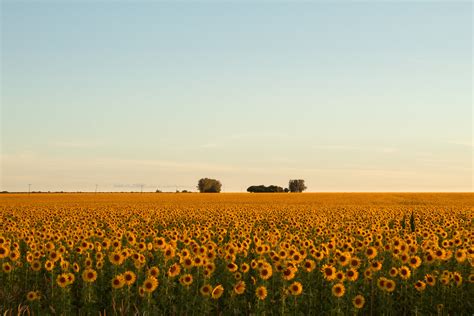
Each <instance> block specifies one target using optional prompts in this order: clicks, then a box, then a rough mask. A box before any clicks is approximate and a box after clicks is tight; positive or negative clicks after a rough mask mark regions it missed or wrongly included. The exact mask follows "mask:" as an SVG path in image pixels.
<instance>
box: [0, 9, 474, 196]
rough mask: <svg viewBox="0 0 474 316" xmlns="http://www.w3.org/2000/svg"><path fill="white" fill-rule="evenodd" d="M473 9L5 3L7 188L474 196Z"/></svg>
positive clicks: (2, 180)
mask: <svg viewBox="0 0 474 316" xmlns="http://www.w3.org/2000/svg"><path fill="white" fill-rule="evenodd" d="M472 16H473V4H472V3H471V2H470V1H467V2H449V1H445V2H443V1H442V2H430V1H423V2H411V1H403V2H400V1H391V2H382V3H380V2H378V3H376V2H375V1H368V2H354V1H335V2H330V1H323V2H299V1H278V2H277V1H242V2H237V1H224V2H217V1H200V2H199V1H180V2H166V1H164V2H153V1H145V2H132V1H70V2H67V3H66V2H60V1H51V2H48V1H8V0H3V1H1V19H0V20H1V69H0V74H1V91H0V92H1V93H0V94H1V107H0V115H1V129H0V131H1V143H0V155H1V156H0V158H1V167H0V190H8V191H27V190H28V184H31V190H42V191H48V190H50V191H60V190H64V191H94V190H95V189H96V187H97V189H98V191H137V190H141V188H142V185H143V191H154V190H156V189H160V190H163V191H174V190H175V189H176V188H177V189H180V190H182V189H187V190H195V189H196V185H197V182H198V180H199V179H200V178H202V177H210V178H216V179H219V180H220V181H221V182H222V183H223V191H225V192H231V191H236V192H240V191H245V190H246V188H247V187H248V186H250V185H258V184H265V185H270V184H275V185H280V186H282V187H286V186H287V185H288V180H289V179H304V180H305V181H306V184H307V186H308V191H351V192H355V191H468V192H472V189H473V169H472V166H473V139H472V138H473V137H472V136H473V111H472V100H473V85H472V84H473V82H472V63H473V51H472V45H473V18H472Z"/></svg>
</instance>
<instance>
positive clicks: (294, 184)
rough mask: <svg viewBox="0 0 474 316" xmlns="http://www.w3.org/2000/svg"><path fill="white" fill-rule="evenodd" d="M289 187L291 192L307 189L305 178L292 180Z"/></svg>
mask: <svg viewBox="0 0 474 316" xmlns="http://www.w3.org/2000/svg"><path fill="white" fill-rule="evenodd" d="M288 188H289V190H290V192H303V191H304V190H306V189H307V188H306V185H305V184H304V180H302V179H298V180H290V182H289V183H288Z"/></svg>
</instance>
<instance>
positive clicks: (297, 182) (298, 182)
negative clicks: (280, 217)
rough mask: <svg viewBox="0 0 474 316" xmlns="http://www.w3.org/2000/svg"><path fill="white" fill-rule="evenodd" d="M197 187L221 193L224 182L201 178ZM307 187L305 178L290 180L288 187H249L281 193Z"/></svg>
mask: <svg viewBox="0 0 474 316" xmlns="http://www.w3.org/2000/svg"><path fill="white" fill-rule="evenodd" d="M197 188H198V190H199V192H201V193H219V192H221V189H222V183H221V182H220V181H219V180H216V179H210V178H202V179H199V181H198V185H197ZM306 189H307V187H306V185H305V183H304V180H303V179H292V180H290V181H288V187H287V188H282V187H280V186H277V185H269V186H265V185H252V186H249V187H248V188H247V192H251V193H271V192H275V193H279V192H303V191H305V190H306Z"/></svg>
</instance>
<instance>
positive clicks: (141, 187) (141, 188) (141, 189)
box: [140, 184, 143, 193]
mask: <svg viewBox="0 0 474 316" xmlns="http://www.w3.org/2000/svg"><path fill="white" fill-rule="evenodd" d="M140 193H143V184H140Z"/></svg>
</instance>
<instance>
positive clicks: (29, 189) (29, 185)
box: [28, 183, 31, 195]
mask: <svg viewBox="0 0 474 316" xmlns="http://www.w3.org/2000/svg"><path fill="white" fill-rule="evenodd" d="M30 192H31V183H28V195H30Z"/></svg>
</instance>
